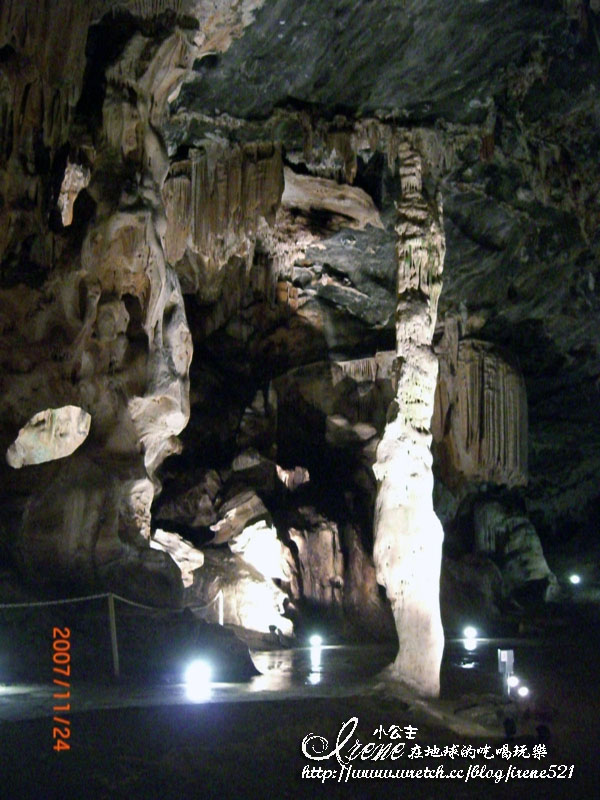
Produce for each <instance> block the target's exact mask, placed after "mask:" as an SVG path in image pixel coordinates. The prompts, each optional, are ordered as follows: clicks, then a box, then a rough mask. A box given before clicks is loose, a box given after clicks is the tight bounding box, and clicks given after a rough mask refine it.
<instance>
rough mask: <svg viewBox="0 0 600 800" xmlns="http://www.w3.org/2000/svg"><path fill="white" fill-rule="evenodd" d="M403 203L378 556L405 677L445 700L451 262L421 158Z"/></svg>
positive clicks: (409, 164) (407, 165) (414, 157)
mask: <svg viewBox="0 0 600 800" xmlns="http://www.w3.org/2000/svg"><path fill="white" fill-rule="evenodd" d="M400 158H401V166H400V175H401V182H402V197H401V199H400V202H399V203H398V204H397V208H398V222H397V225H396V232H397V234H398V243H397V246H396V252H397V257H398V305H397V311H396V343H397V359H396V379H397V391H396V398H395V400H394V401H392V403H391V405H390V408H389V411H388V421H387V425H386V428H385V432H384V435H383V438H382V440H381V443H380V445H379V447H378V450H377V462H376V464H375V467H374V470H375V475H376V477H377V480H378V483H379V485H378V494H377V502H376V507H375V523H374V524H375V547H374V558H375V567H376V570H377V580H378V581H379V583H381V584H383V585H384V586H385V588H386V591H387V595H388V597H389V599H390V602H391V605H392V610H393V613H394V619H395V622H396V628H397V631H398V639H399V643H400V646H399V650H398V655H397V657H396V661H395V662H394V665H393V672H394V674H395V676H396V677H397V678H399V679H400V680H402V681H403V682H404V683H406V684H407V685H408V686H410V687H411V688H413V689H414V690H416V691H417V692H418V693H419V694H421V695H426V696H432V697H433V696H437V695H438V694H439V686H440V684H439V672H440V662H441V658H442V651H443V649H444V633H443V629H442V623H441V617H440V604H439V586H440V581H439V579H440V565H441V550H442V540H443V531H442V526H441V524H440V522H439V520H438V518H437V517H436V515H435V513H434V511H433V502H432V490H433V475H432V471H431V461H432V459H431V450H430V445H431V434H430V425H431V416H432V413H433V402H434V394H435V386H436V379H437V359H436V356H435V355H434V353H433V351H432V348H431V340H432V337H433V332H434V327H435V320H436V314H437V303H438V299H439V295H440V291H441V273H442V268H443V262H444V252H445V243H444V234H443V229H442V214H441V207H440V203H439V202H437V201H436V202H434V201H432V200H431V199H429V198H427V197H426V194H425V192H424V191H423V187H422V180H421V160H420V157H419V155H418V154H417V153H416V152H415V151H414V150H413V149H412V148H410V147H409V146H408V145H402V146H401V150H400Z"/></svg>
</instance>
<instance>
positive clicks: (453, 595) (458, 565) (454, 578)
mask: <svg viewBox="0 0 600 800" xmlns="http://www.w3.org/2000/svg"><path fill="white" fill-rule="evenodd" d="M504 602H505V592H504V585H503V578H502V573H501V572H500V570H499V568H498V567H497V566H496V564H495V563H494V562H493V561H492V560H491V559H490V558H488V557H487V556H485V555H484V554H479V553H478V554H469V555H466V556H463V557H462V558H460V559H453V558H447V557H445V558H444V559H443V561H442V571H441V578H440V605H441V612H442V620H443V623H444V630H446V631H452V632H453V633H455V634H459V635H462V631H463V628H464V627H465V624H466V622H469V621H471V622H472V621H476V622H478V623H482V624H485V623H489V624H493V623H497V622H498V620H499V619H500V613H501V608H502V607H503V604H504Z"/></svg>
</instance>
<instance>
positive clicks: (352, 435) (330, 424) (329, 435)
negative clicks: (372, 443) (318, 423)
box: [325, 414, 377, 447]
mask: <svg viewBox="0 0 600 800" xmlns="http://www.w3.org/2000/svg"><path fill="white" fill-rule="evenodd" d="M326 426H327V427H326V434H325V439H326V441H327V442H328V444H331V445H333V446H334V447H343V446H347V445H349V444H359V445H364V444H365V443H366V442H368V441H369V440H370V439H372V438H373V437H374V436H376V435H377V430H376V429H375V428H374V427H373V426H372V425H369V424H368V423H366V422H356V423H355V424H354V425H351V424H350V422H349V421H348V420H347V419H346V417H344V416H342V415H341V414H330V415H328V417H327V419H326Z"/></svg>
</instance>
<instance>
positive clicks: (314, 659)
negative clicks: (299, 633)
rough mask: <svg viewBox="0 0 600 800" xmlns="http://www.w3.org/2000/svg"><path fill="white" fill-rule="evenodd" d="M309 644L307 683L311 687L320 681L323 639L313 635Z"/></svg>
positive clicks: (315, 634) (316, 634)
mask: <svg viewBox="0 0 600 800" xmlns="http://www.w3.org/2000/svg"><path fill="white" fill-rule="evenodd" d="M308 641H309V643H310V675H309V676H308V682H309V683H311V684H312V685H313V686H314V685H316V684H317V683H320V681H321V652H322V644H323V637H322V636H319V634H318V633H314V634H313V635H312V636H311V637H310V639H309V640H308Z"/></svg>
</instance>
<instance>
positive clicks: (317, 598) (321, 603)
mask: <svg viewBox="0 0 600 800" xmlns="http://www.w3.org/2000/svg"><path fill="white" fill-rule="evenodd" d="M298 515H299V520H298V523H301V524H302V527H300V525H299V524H298V523H297V525H298V526H297V527H290V528H289V530H288V536H289V538H290V540H291V541H292V542H293V543H294V544H295V546H296V556H295V560H296V569H295V574H294V575H293V577H292V581H291V589H292V596H293V597H294V598H298V599H299V598H302V599H303V600H304V601H306V602H308V603H309V604H311V605H313V606H316V607H319V608H321V609H323V610H324V611H327V612H329V613H333V614H334V615H336V614H337V615H340V614H341V611H342V603H343V588H344V556H343V554H342V548H341V543H340V536H339V532H338V527H337V525H336V523H335V522H333V521H331V520H328V519H326V518H325V517H324V516H323V515H321V514H319V513H317V512H315V510H314V509H312V508H310V507H301V508H300V509H298Z"/></svg>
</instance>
